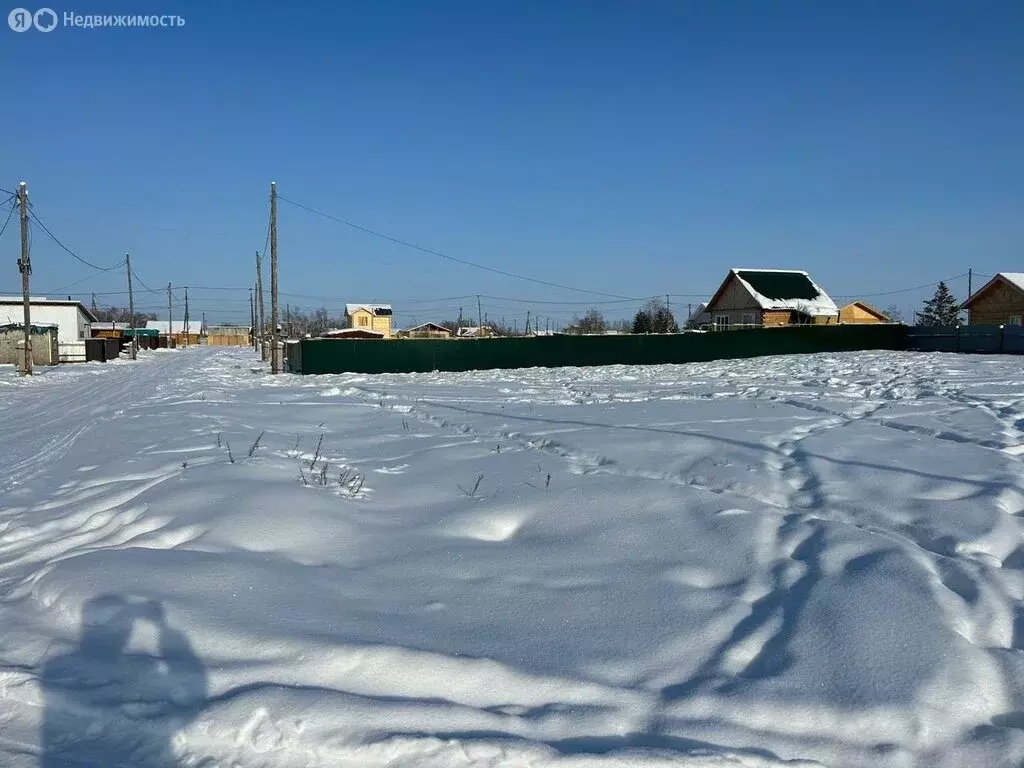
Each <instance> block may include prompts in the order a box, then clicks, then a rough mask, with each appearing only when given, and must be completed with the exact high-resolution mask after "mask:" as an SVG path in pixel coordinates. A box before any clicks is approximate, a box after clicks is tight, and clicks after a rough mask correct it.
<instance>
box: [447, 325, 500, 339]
mask: <svg viewBox="0 0 1024 768" xmlns="http://www.w3.org/2000/svg"><path fill="white" fill-rule="evenodd" d="M481 331H485V332H490V333H492V334H493V333H494V329H493V328H491V327H490V326H488V325H485V326H482V327H481V326H476V325H466V326H463V327H461V328H459V330H458V331H456V332H455V335H456V336H479V335H481Z"/></svg>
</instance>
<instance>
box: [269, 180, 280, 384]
mask: <svg viewBox="0 0 1024 768" xmlns="http://www.w3.org/2000/svg"><path fill="white" fill-rule="evenodd" d="M270 325H271V326H272V327H271V329H270V338H271V339H273V342H274V348H273V350H272V351H271V353H270V372H271V373H280V369H279V367H278V356H277V344H278V340H277V184H275V183H274V182H273V181H272V182H270Z"/></svg>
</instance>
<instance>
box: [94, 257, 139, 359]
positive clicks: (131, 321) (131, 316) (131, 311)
mask: <svg viewBox="0 0 1024 768" xmlns="http://www.w3.org/2000/svg"><path fill="white" fill-rule="evenodd" d="M124 263H125V264H126V265H127V266H128V330H130V331H131V334H132V360H137V359H138V356H139V352H138V350H139V339H138V336H137V335H136V333H135V295H134V294H133V293H132V255H131V254H130V253H126V254H125V255H124ZM92 303H93V304H95V303H96V294H95V293H94V294H93V295H92Z"/></svg>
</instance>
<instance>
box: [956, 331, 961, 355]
mask: <svg viewBox="0 0 1024 768" xmlns="http://www.w3.org/2000/svg"><path fill="white" fill-rule="evenodd" d="M956 351H957V352H959V351H960V326H959V325H958V326H957V327H956Z"/></svg>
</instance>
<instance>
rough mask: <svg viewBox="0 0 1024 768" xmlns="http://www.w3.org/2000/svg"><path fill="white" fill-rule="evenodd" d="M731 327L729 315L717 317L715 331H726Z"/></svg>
mask: <svg viewBox="0 0 1024 768" xmlns="http://www.w3.org/2000/svg"><path fill="white" fill-rule="evenodd" d="M728 327H729V316H728V315H715V330H716V331H724V330H726V329H727V328H728Z"/></svg>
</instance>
